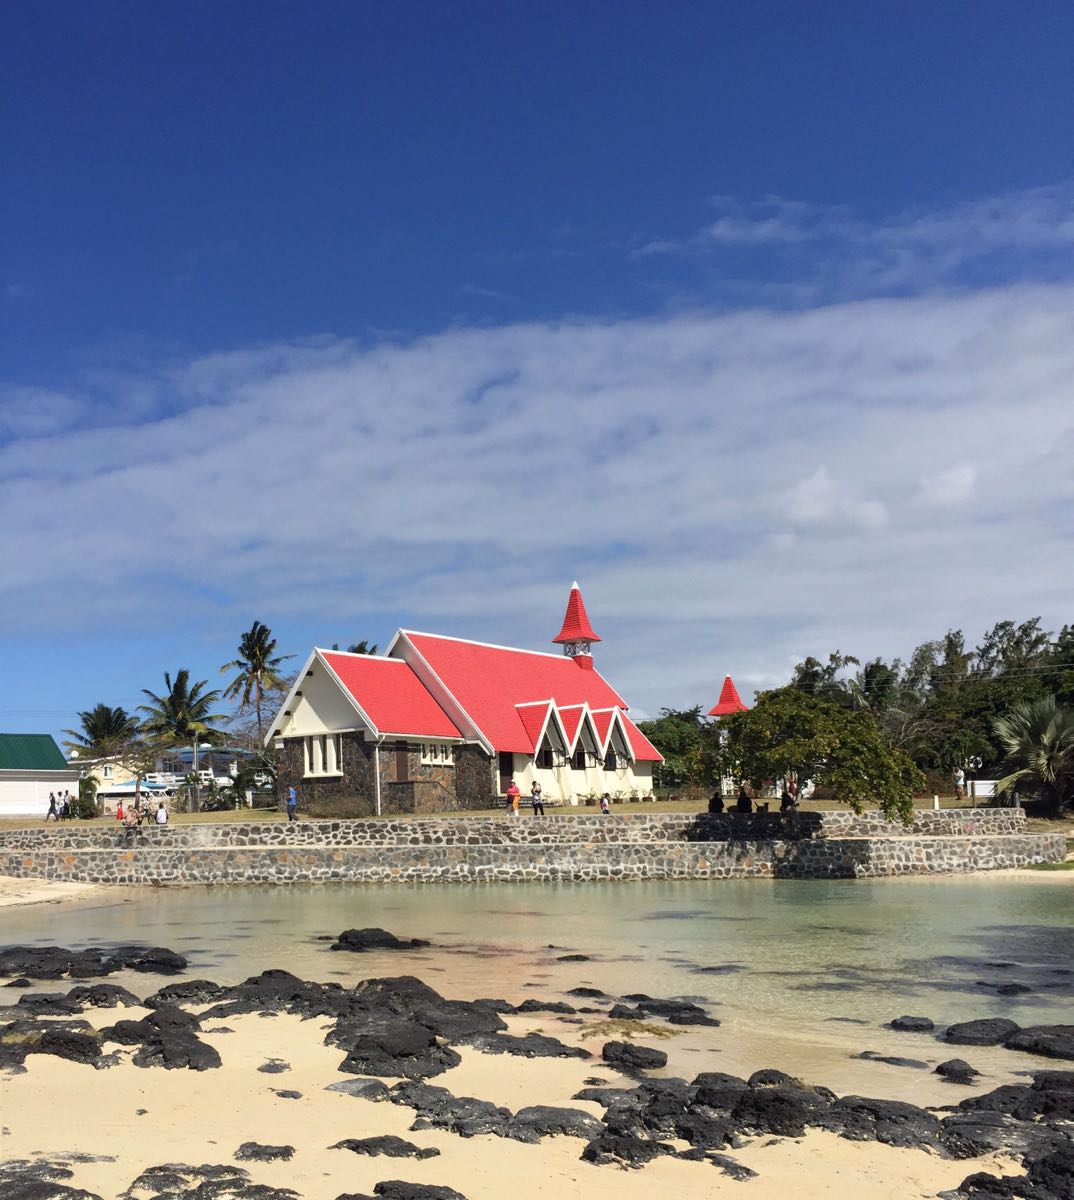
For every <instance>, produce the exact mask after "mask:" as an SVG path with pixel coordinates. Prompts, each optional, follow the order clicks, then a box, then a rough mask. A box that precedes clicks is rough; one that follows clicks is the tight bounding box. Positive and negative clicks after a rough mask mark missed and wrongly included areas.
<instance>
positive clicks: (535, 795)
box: [530, 779, 544, 817]
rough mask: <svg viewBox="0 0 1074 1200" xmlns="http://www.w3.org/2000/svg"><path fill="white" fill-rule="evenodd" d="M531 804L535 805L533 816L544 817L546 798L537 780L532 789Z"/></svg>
mask: <svg viewBox="0 0 1074 1200" xmlns="http://www.w3.org/2000/svg"><path fill="white" fill-rule="evenodd" d="M530 803H531V804H532V805H533V815H534V816H535V817H537V816H541V817H543V816H544V797H543V796H542V795H541V785H540V784H539V783H538V782H537V780H536V779H535V780H534V781H533V787H531V788H530Z"/></svg>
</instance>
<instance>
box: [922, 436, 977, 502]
mask: <svg viewBox="0 0 1074 1200" xmlns="http://www.w3.org/2000/svg"><path fill="white" fill-rule="evenodd" d="M955 453H957V449H956V451H955ZM976 482H977V468H976V467H975V466H974V465H973V464H972V463H956V464H955V465H954V466H953V467H948V468H947V469H946V470H941V471H939V472H938V473H937V474H936V475H931V476H927V477H925V478H923V479H922V480H921V499H922V500H923V501H924V503H926V504H930V505H935V506H938V507H947V506H950V505H954V504H965V503H966V501H967V500H969V499H970V497H971V496H972V495H973V485H974V484H975V483H976Z"/></svg>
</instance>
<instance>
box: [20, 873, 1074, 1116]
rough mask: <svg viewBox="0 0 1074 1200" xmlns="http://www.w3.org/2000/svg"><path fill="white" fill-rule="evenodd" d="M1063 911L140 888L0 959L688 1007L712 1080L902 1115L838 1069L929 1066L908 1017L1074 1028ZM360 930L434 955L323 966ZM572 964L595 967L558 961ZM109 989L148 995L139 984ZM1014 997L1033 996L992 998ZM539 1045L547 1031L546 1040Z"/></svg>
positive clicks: (1016, 891) (36, 935) (609, 890)
mask: <svg viewBox="0 0 1074 1200" xmlns="http://www.w3.org/2000/svg"><path fill="white" fill-rule="evenodd" d="M113 895H114V894H113ZM1072 898H1074V891H1072V889H1071V887H1070V886H1069V884H1068V882H1067V881H1065V880H1063V881H1055V882H1052V881H1048V880H1037V879H1031V880H1025V879H1019V878H1011V877H1008V878H1004V877H1002V876H974V877H966V878H950V877H945V878H939V879H913V880H875V881H865V880H858V881H838V882H835V881H833V882H830V883H828V882H817V881H808V882H797V881H790V880H778V881H753V880H750V881H730V882H729V881H689V882H663V881H662V882H653V883H629V884H564V885H558V886H557V885H477V886H473V887H465V886H458V885H445V886H437V885H428V884H427V885H416V886H407V885H399V886H391V887H383V886H381V887H377V886H370V885H353V886H351V885H346V884H341V885H333V886H327V887H326V886H310V887H302V886H296V887H287V888H271V887H248V888H210V889H146V890H141V889H139V890H131V891H130V892H128V893H121V894H120V899H119V900H118V901H115V900H113V899H112V898H111V897H109V898H108V900H106V901H104V902H103V903H100V904H97V905H93V906H90V907H76V906H69V905H56V906H52V905H49V906H45V905H42V906H36V907H30V908H24V909H17V910H9V911H7V912H4V913H2V914H0V941H2V942H3V943H4V944H15V943H22V944H35V943H36V944H44V943H55V944H59V945H67V946H81V945H100V944H108V943H118V942H143V943H147V944H151V945H161V946H168V947H170V948H172V949H174V950H176V951H178V952H180V953H182V954H184V955H186V956H187V957H188V958H189V960H190V969H189V972H188V973H189V974H190V975H191V976H207V977H209V978H212V979H216V980H219V981H221V982H224V983H231V982H237V981H239V980H241V979H243V978H245V977H247V976H248V975H251V974H254V973H256V972H258V971H261V970H264V969H266V968H269V967H283V968H286V969H287V970H290V971H292V972H294V973H295V974H297V975H300V976H302V977H304V978H308V979H319V980H331V979H337V980H338V981H339V982H341V983H344V984H347V983H352V982H354V981H356V980H357V979H360V978H364V977H370V976H377V975H398V974H404V973H408V974H415V975H418V976H420V977H422V978H425V979H426V980H427V981H428V982H429V983H431V984H432V985H433V986H435V987H436V988H437V989H438V990H440V991H442V992H443V993H444V994H446V995H449V996H458V997H474V996H501V997H504V998H506V999H508V1000H511V1001H513V1002H518V1001H521V1000H523V999H525V998H527V997H532V996H538V997H545V996H547V997H553V998H557V999H558V998H562V996H563V994H564V993H565V992H567V991H568V989H570V988H572V987H576V986H578V985H582V984H584V985H587V986H591V987H597V988H600V989H602V990H604V991H605V992H606V993H608V994H609V995H610V996H620V995H623V994H625V993H629V992H645V993H648V994H649V995H653V996H661V997H670V996H686V997H690V998H692V999H696V1000H698V1001H700V1002H702V1003H705V1004H706V1005H709V1006H711V1009H712V1012H713V1014H714V1015H716V1016H718V1017H719V1018H720V1019H721V1021H722V1022H723V1023H724V1024H723V1027H722V1029H721V1030H719V1031H716V1032H717V1036H716V1042H717V1044H722V1045H723V1049H722V1050H721V1053H723V1054H725V1055H726V1062H725V1063H722V1064H721V1066H722V1069H734V1068H738V1069H743V1070H745V1069H747V1068H748V1069H755V1068H756V1067H758V1066H762V1065H764V1066H780V1067H783V1068H784V1069H791V1070H800V1071H802V1072H803V1073H807V1074H808V1075H809V1076H810V1077H811V1078H813V1079H814V1080H815V1081H817V1082H826V1083H828V1084H829V1085H830V1086H834V1087H837V1088H838V1087H840V1086H843V1087H848V1086H860V1083H861V1079H862V1074H863V1072H864V1073H865V1074H866V1076H868V1075H869V1074H870V1073H872V1074H876V1073H878V1072H879V1074H880V1075H881V1076H882V1077H883V1079H882V1081H878V1087H879V1086H880V1083H881V1082H883V1083H885V1084H886V1087H884V1088H883V1089H882V1094H887V1095H897V1094H900V1093H901V1094H905V1095H907V1096H908V1097H909V1096H912V1095H913V1094H915V1085H914V1084H913V1083H912V1082H911V1081H910V1078H909V1077H908V1073H907V1072H906V1071H905V1070H901V1071H900V1069H899V1068H893V1067H889V1066H885V1065H879V1066H878V1065H875V1064H863V1063H859V1062H854V1063H853V1064H852V1065H850V1064H849V1063H848V1060H849V1059H850V1052H851V1051H852V1050H861V1049H866V1048H868V1049H873V1050H877V1051H880V1052H882V1053H899V1054H903V1055H907V1054H914V1055H917V1056H919V1057H925V1058H927V1059H928V1061H929V1062H930V1064H934V1063H935V1062H938V1061H940V1060H941V1059H942V1058H944V1057H950V1056H951V1054H952V1053H956V1052H957V1048H954V1047H944V1046H943V1044H942V1043H940V1042H938V1041H936V1040H935V1039H932V1038H927V1039H922V1038H921V1037H920V1035H907V1034H897V1033H895V1032H894V1031H891V1030H888V1029H886V1028H884V1026H885V1025H886V1022H888V1021H889V1020H890V1019H891V1018H892V1017H895V1016H898V1015H899V1014H901V1013H915V1014H923V1015H926V1016H930V1017H932V1018H933V1019H934V1020H935V1021H936V1023H937V1026H939V1027H940V1028H943V1027H944V1026H946V1025H948V1024H951V1023H953V1022H955V1021H960V1020H967V1019H970V1018H973V1017H981V1016H1000V1015H1002V1016H1009V1017H1010V1018H1011V1019H1013V1020H1015V1021H1017V1022H1019V1023H1020V1024H1023V1025H1026V1024H1036V1023H1056V1022H1070V1021H1071V1020H1072V1019H1074V928H1072V924H1071V900H1072ZM370 925H375V926H382V927H384V928H386V929H390V930H391V931H392V932H393V933H395V934H397V935H399V936H401V937H422V938H427V939H428V940H430V941H431V942H433V943H434V945H433V947H431V948H430V949H428V950H422V951H414V952H405V953H376V954H362V955H354V954H346V953H333V952H332V951H331V950H330V949H329V946H330V941H331V938H332V937H334V935H335V934H337V933H339V932H340V931H341V930H343V929H347V928H351V927H361V926H370ZM326 939H327V940H326ZM571 953H581V954H586V955H588V956H590V959H591V961H587V962H560V961H558V960H559V958H560V956H561V955H565V954H571ZM116 978H117V981H120V979H119V977H116ZM122 981H123V982H126V983H127V984H128V986H133V988H134V990H135V991H137V992H142V993H145V992H146V991H148V990H149V988H148V986H147V985H148V983H149V982H150V981H149V980H148V979H147V978H146V977H145V976H142V977H138V976H134V977H133V978H131V979H124V980H122ZM1011 982H1017V983H1021V984H1025V985H1027V986H1028V987H1029V988H1031V989H1032V990H1031V991H1030V992H1028V993H1026V994H1023V995H1018V996H1010V997H1008V996H1001V995H997V994H996V992H995V991H994V987H995V986H996V985H998V984H1002V983H1011ZM982 984H984V985H987V986H981V985H982ZM46 986H47V989H48V990H54V988H55V985H54V984H49V985H46ZM577 1003H586V1002H585V1001H579V1002H577ZM545 1027H546V1028H547V1029H548V1031H549V1032H553V1031H554V1022H553V1021H552V1020H551V1019H550V1020H549V1021H548V1022H547V1023H546V1026H545ZM706 1036H707V1035H706ZM709 1040H710V1044H711V1039H709ZM700 1044H701V1043H700V1041H699V1035H698V1034H697V1033H696V1032H687V1033H685V1034H683V1035H682V1037H681V1039H676V1041H675V1042H669V1043H666V1045H667V1047H668V1049H669V1052H671V1053H672V1057H673V1063H672V1065H673V1066H674V1065H675V1062H674V1060H675V1059H678V1060H679V1069H681V1070H684V1071H686V1070H688V1069H689V1065H690V1064H689V1062H687V1061H685V1060H686V1058H687V1056H688V1055H689V1054H691V1053H695V1052H699V1047H700ZM971 1057H974V1058H975V1059H977V1060H980V1062H979V1063H977V1062H975V1065H980V1066H981V1067H982V1069H984V1070H986V1071H987V1070H990V1069H991V1070H993V1071H995V1072H997V1073H1003V1074H1008V1073H1013V1072H1016V1071H1017V1070H1018V1069H1023V1070H1024V1069H1032V1068H1033V1067H1037V1068H1039V1067H1041V1066H1047V1065H1049V1064H1047V1063H1046V1062H1042V1061H1041V1060H1039V1059H1032V1058H1030V1057H1029V1056H1025V1055H1020V1054H1013V1053H1012V1052H1010V1051H1003V1050H999V1049H997V1050H988V1051H979V1050H975V1051H974V1053H973V1055H971ZM1052 1065H1054V1064H1052ZM914 1074H915V1075H916V1073H914ZM916 1078H917V1079H919V1080H920V1079H921V1077H920V1076H916Z"/></svg>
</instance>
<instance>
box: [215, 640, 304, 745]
mask: <svg viewBox="0 0 1074 1200" xmlns="http://www.w3.org/2000/svg"><path fill="white" fill-rule="evenodd" d="M289 658H294V655H293V654H280V655H277V654H276V639H275V638H274V637H273V636H272V630H271V629H269V627H268V626H267V625H262V624H261V622H260V621H255V622H254V623H253V624H252V625H251V626H250V628H249V629H248V630H247V631H246V632H245V633H244V634H243V635H242V638H241V639H240V641H239V657H238V658H235V659H232V660H231V662H229V663H224V665H223V666H222V667H221V668H220V670H221V672H225V673H226V672H227V671H237V672H238V674H237V675H236V676H235V678H234V679H233V680H232V681H231V682H230V683H229V684H228V685H227V687H226V688H225V689H224V699H225V700H234V699H235V698H236V696H237V697H238V700H239V711H240V712H241V711H242V710H243V709H246V708H249V707H250V704H251V703H253V706H254V712H255V713H256V714H257V736H258V739H259V740H260V739H261V738H262V737H263V736H264V729H263V727H262V721H261V705H262V703H263V702H264V699H265V694H266V693H267V692H270V691H279V689H280V688H281V687H282V686H283V682H284V681H283V678H282V676H281V675H280V671H279V667H280V663H282V662H286V661H287V659H289Z"/></svg>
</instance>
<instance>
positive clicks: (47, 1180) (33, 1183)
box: [0, 1158, 101, 1200]
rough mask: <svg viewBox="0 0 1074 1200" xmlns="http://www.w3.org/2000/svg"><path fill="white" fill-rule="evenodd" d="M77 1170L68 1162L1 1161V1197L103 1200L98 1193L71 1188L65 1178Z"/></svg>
mask: <svg viewBox="0 0 1074 1200" xmlns="http://www.w3.org/2000/svg"><path fill="white" fill-rule="evenodd" d="M73 1176H74V1172H73V1171H72V1170H71V1168H70V1167H69V1166H68V1165H67V1164H66V1163H53V1162H43V1161H41V1160H38V1159H35V1160H34V1161H32V1162H31V1161H30V1160H28V1159H25V1158H15V1159H9V1160H8V1161H6V1162H5V1161H3V1160H0V1196H3V1198H4V1200H101V1197H100V1196H98V1195H97V1193H96V1192H87V1191H84V1190H83V1189H82V1188H76V1187H71V1186H70V1185H69V1184H67V1183H64V1182H63V1180H66V1179H71V1178H73Z"/></svg>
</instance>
